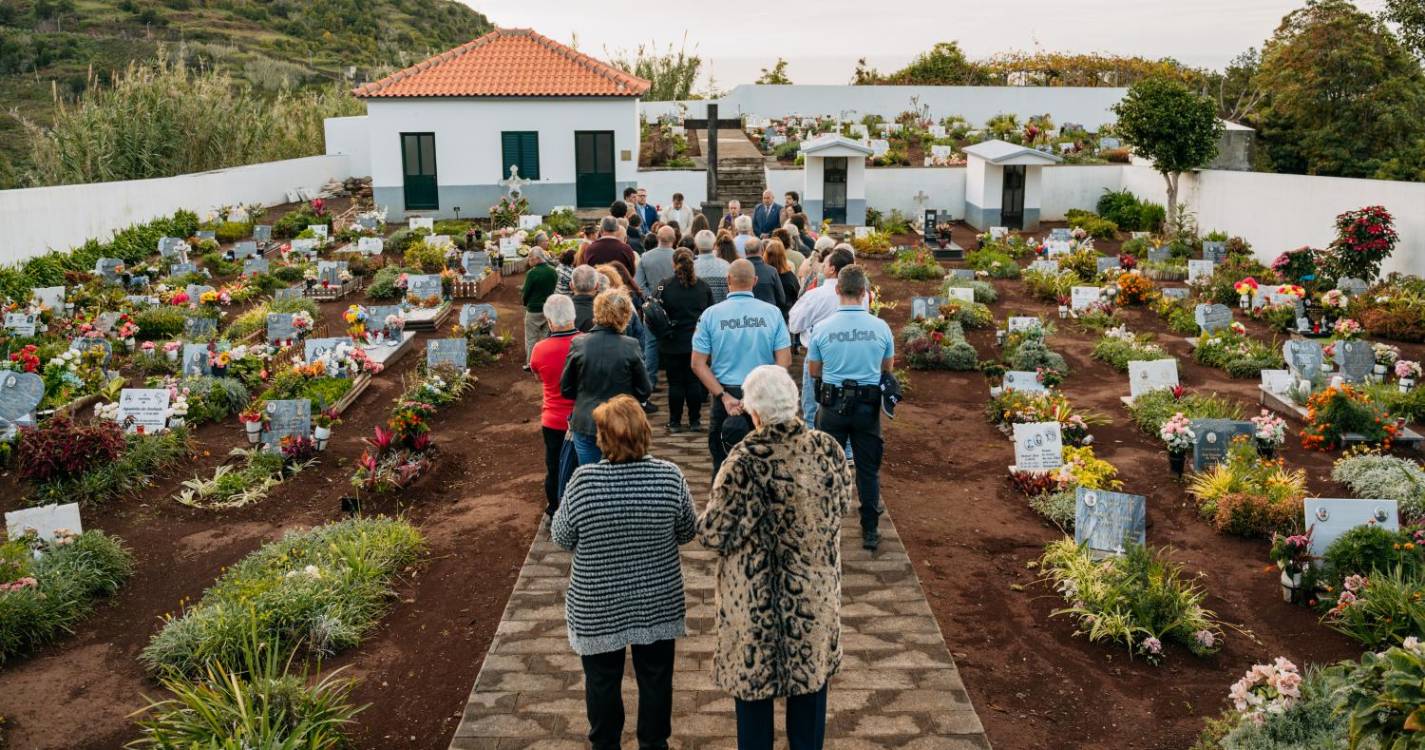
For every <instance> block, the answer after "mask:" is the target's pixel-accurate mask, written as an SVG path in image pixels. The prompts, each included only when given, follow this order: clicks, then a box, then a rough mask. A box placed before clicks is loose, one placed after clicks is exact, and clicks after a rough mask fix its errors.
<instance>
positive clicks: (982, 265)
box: [965, 246, 1020, 279]
mask: <svg viewBox="0 0 1425 750" xmlns="http://www.w3.org/2000/svg"><path fill="white" fill-rule="evenodd" d="M965 265H967V266H969V267H970V268H973V269H975V270H976V271H984V272H985V273H987V274H989V275H990V278H994V279H1017V278H1019V273H1020V269H1019V263H1018V262H1017V261H1015V259H1014V256H1012V255H1010V254H1009V253H1007V252H1004V251H1003V250H999V249H997V248H996V247H994V246H990V247H984V248H981V249H979V250H971V251H970V252H968V253H966V254H965Z"/></svg>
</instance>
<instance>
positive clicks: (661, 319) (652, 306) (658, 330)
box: [643, 284, 673, 339]
mask: <svg viewBox="0 0 1425 750" xmlns="http://www.w3.org/2000/svg"><path fill="white" fill-rule="evenodd" d="M643 324H644V325H646V326H648V330H650V331H652V332H653V337H654V338H659V339H664V338H668V337H669V336H671V335H672V334H673V319H672V318H670V317H668V311H667V310H666V309H664V307H663V285H662V284H659V285H658V288H657V289H655V290H653V294H651V295H649V297H648V299H646V300H644V302H643Z"/></svg>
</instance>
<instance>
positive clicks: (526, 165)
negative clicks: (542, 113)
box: [519, 131, 539, 180]
mask: <svg viewBox="0 0 1425 750" xmlns="http://www.w3.org/2000/svg"><path fill="white" fill-rule="evenodd" d="M520 135H521V138H520V162H519V164H520V174H522V175H524V176H525V177H526V178H528V179H531V180H537V179H539V132H538V131H534V132H529V133H521V134H520Z"/></svg>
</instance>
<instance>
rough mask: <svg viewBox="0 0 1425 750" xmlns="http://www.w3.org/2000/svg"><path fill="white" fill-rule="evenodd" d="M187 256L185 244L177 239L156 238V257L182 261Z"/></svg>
mask: <svg viewBox="0 0 1425 750" xmlns="http://www.w3.org/2000/svg"><path fill="white" fill-rule="evenodd" d="M187 254H188V243H187V242H184V241H183V240H181V239H179V238H177V237H159V238H158V257H160V258H163V259H164V260H183V259H184V258H185V257H186V256H187Z"/></svg>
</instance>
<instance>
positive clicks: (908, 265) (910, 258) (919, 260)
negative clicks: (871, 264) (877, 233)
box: [886, 247, 945, 281]
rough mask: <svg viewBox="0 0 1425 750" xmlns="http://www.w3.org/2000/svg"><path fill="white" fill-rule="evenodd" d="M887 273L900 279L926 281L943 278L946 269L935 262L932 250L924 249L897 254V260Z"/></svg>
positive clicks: (887, 268)
mask: <svg viewBox="0 0 1425 750" xmlns="http://www.w3.org/2000/svg"><path fill="white" fill-rule="evenodd" d="M886 273H889V274H890V275H892V276H894V277H896V278H898V279H907V280H911V281H924V280H926V279H939V278H943V277H944V276H945V269H944V268H942V267H941V266H940V263H939V262H938V261H936V260H935V256H934V255H933V254H932V253H931V252H930V250H928V249H926V248H923V247H922V248H915V249H911V250H903V251H901V252H900V253H897V254H896V259H895V260H893V261H891V263H890V265H888V266H886Z"/></svg>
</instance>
